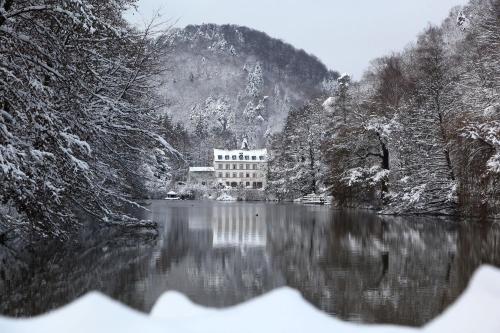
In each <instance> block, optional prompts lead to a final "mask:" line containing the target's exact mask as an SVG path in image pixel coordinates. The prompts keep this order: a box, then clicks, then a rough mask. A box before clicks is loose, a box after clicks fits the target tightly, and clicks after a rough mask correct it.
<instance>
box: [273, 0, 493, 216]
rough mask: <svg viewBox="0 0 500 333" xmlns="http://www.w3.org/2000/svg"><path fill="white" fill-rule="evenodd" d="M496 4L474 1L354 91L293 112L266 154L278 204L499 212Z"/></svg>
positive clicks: (375, 66)
mask: <svg viewBox="0 0 500 333" xmlns="http://www.w3.org/2000/svg"><path fill="white" fill-rule="evenodd" d="M499 88H500V1H498V0H472V1H471V2H470V3H469V4H468V5H467V6H465V7H463V8H455V9H453V10H452V11H451V13H450V16H449V17H448V18H447V19H446V20H445V21H444V22H443V23H442V24H441V25H440V26H428V27H427V28H426V29H425V30H424V31H423V32H422V33H421V34H420V35H419V36H418V38H417V40H416V41H415V42H413V43H410V44H409V45H408V47H407V48H406V49H405V50H403V51H401V52H398V53H393V54H389V55H387V56H385V57H381V58H379V59H375V60H373V61H372V63H371V66H370V68H368V70H367V71H366V73H365V75H364V76H363V78H362V79H361V80H360V81H359V82H352V81H351V79H350V77H349V76H348V75H343V76H341V77H340V78H339V79H338V81H337V85H336V88H335V91H334V93H333V94H331V96H328V95H325V96H323V98H321V99H315V100H311V101H310V102H309V103H308V104H306V105H305V106H304V107H303V108H302V109H299V110H297V111H295V112H291V113H290V115H289V116H288V119H287V121H286V125H285V128H284V130H283V132H282V133H280V134H278V135H275V136H274V138H273V140H272V145H271V148H272V150H273V152H274V156H273V162H272V165H271V172H270V179H271V186H270V188H269V189H268V190H269V192H270V193H271V194H273V195H277V196H278V197H279V198H283V199H285V198H286V199H292V198H296V197H298V196H301V195H304V194H307V193H311V192H314V191H316V192H326V193H331V194H333V195H334V197H335V200H336V202H337V203H338V204H339V205H341V206H369V207H375V208H377V209H379V210H381V211H382V212H385V213H397V214H400V213H416V214H420V213H440V214H456V213H462V214H465V215H476V216H477V215H480V216H498V214H500V91H499Z"/></svg>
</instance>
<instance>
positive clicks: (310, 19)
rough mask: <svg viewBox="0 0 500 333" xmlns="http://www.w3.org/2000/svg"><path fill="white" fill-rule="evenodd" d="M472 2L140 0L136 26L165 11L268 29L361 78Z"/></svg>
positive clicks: (182, 19)
mask: <svg viewBox="0 0 500 333" xmlns="http://www.w3.org/2000/svg"><path fill="white" fill-rule="evenodd" d="M467 2H468V1H467V0H139V2H138V4H139V7H138V11H137V12H136V11H131V12H130V13H129V15H128V17H129V18H130V20H131V21H132V22H133V23H135V24H140V23H141V22H143V21H144V20H145V19H147V18H150V17H151V16H152V15H153V13H154V12H155V11H156V10H157V9H161V13H162V16H163V18H165V19H167V18H168V19H170V20H172V22H174V21H175V22H176V26H178V27H184V26H186V25H188V24H201V23H217V24H225V23H231V24H237V25H244V26H248V27H250V28H254V29H257V30H261V31H264V32H266V33H267V34H268V35H270V36H271V37H275V38H280V39H282V40H284V41H285V42H288V43H290V44H292V45H294V46H295V47H297V48H300V49H304V50H305V51H306V52H308V53H312V54H314V55H315V56H317V57H318V58H319V59H320V60H321V61H323V63H325V65H327V66H328V67H329V68H330V69H333V70H338V71H340V72H347V73H351V74H352V75H354V77H355V78H356V79H359V78H360V76H361V74H362V73H363V71H364V70H365V69H366V68H367V66H368V64H369V62H370V60H372V59H374V58H376V57H379V56H383V55H385V54H388V53H390V52H391V51H398V50H402V49H403V48H404V46H405V45H406V44H408V43H409V42H410V41H412V40H414V39H415V37H416V36H417V34H418V33H419V32H420V31H422V29H424V28H425V27H426V26H427V25H428V23H440V22H441V21H442V20H443V19H444V18H445V17H446V16H447V15H448V12H449V10H450V9H451V8H452V7H454V6H455V5H461V4H465V3H467Z"/></svg>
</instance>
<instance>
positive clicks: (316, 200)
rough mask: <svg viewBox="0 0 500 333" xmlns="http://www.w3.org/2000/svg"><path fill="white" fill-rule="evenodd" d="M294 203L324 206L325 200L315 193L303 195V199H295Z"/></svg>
mask: <svg viewBox="0 0 500 333" xmlns="http://www.w3.org/2000/svg"><path fill="white" fill-rule="evenodd" d="M294 201H295V202H300V203H303V204H308V205H324V204H325V203H326V200H325V198H324V197H323V196H321V195H318V194H315V193H311V194H308V195H304V196H303V197H301V198H299V199H296V200H294Z"/></svg>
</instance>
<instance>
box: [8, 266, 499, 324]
mask: <svg viewBox="0 0 500 333" xmlns="http://www.w3.org/2000/svg"><path fill="white" fill-rule="evenodd" d="M499 309H500V270H498V269H496V268H492V267H487V266H483V267H482V268H480V269H479V270H478V271H477V272H476V274H475V275H474V277H473V279H472V280H471V284H470V285H469V287H468V288H467V290H466V291H465V292H464V294H463V295H462V296H461V297H460V298H459V299H458V301H457V302H456V303H455V304H453V305H452V306H451V307H450V308H449V309H448V310H447V311H446V312H445V313H444V314H442V315H441V316H440V317H438V318H437V319H435V320H433V321H432V322H430V323H429V324H428V325H426V326H425V327H423V328H422V329H421V330H419V329H414V328H405V327H397V326H386V325H372V326H363V325H357V324H352V323H347V322H343V321H340V320H338V319H335V318H332V317H330V316H328V315H326V314H325V313H323V312H321V311H319V310H317V309H315V308H314V307H313V306H312V305H310V304H309V303H307V302H306V301H305V300H304V299H303V298H302V297H301V296H300V294H299V293H298V292H296V291H294V290H292V289H289V288H281V289H278V290H275V291H273V292H270V293H268V294H267V295H264V296H261V297H258V298H256V299H254V300H252V301H249V302H246V303H243V304H240V305H237V306H234V307H231V308H226V309H222V310H218V309H210V308H205V307H201V306H199V305H196V304H193V303H192V302H191V301H189V300H188V299H187V298H186V297H185V296H184V295H182V294H179V293H177V292H171V291H170V292H167V293H165V294H164V295H163V296H162V297H160V299H159V300H158V301H157V303H156V305H155V306H154V308H153V310H152V311H151V314H150V315H147V314H143V313H140V312H137V311H135V310H132V309H130V308H128V307H127V306H125V305H122V304H120V303H118V302H116V301H113V300H111V299H110V298H108V297H106V296H104V295H102V294H100V293H97V292H93V293H89V294H87V295H85V296H83V297H82V298H80V299H78V300H76V301H74V302H73V303H71V304H68V305H66V306H65V307H63V308H61V309H58V310H55V311H52V312H50V313H48V314H45V315H42V316H39V317H35V318H32V319H11V318H5V317H0V332H2V333H10V332H16V333H23V332H40V333H44V332H47V333H49V332H50V333H59V332H61V333H63V332H64V333H66V332H75V333H76V332H85V333H87V332H94V333H98V332H106V333H108V332H121V333H126V332H134V333H137V332H153V333H156V332H173V333H177V332H189V333H195V332H200V333H210V332H217V333H221V332H228V333H229V332H231V333H232V332H239V333H245V332H249V333H250V332H252V333H254V332H260V333H265V332H272V333H277V332H283V333H285V332H286V333H293V332H300V333H302V332H315V333H321V332H328V333H338V332H359V333H372V332H384V333H390V332H400V333H401V332H421V331H423V332H440V333H443V332H453V333H459V332H464V333H466V332H467V333H469V332H481V333H498V332H500V317H499V316H498V315H499V314H500V312H499V311H500V310H499Z"/></svg>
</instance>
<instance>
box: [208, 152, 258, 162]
mask: <svg viewBox="0 0 500 333" xmlns="http://www.w3.org/2000/svg"><path fill="white" fill-rule="evenodd" d="M222 157H223V156H222V155H218V156H217V159H218V160H222ZM230 157H231V159H232V160H234V161H235V160H237V159H238V156H236V155H233V156H229V155H225V156H224V159H225V160H227V161H228V160H229V159H230ZM250 158H252V161H257V156H248V155H245V156H243V154H240V155H239V159H240V160H241V161H243V160H245V161H249V160H250ZM258 158H259V160H260V161H263V160H264V156H258Z"/></svg>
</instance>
